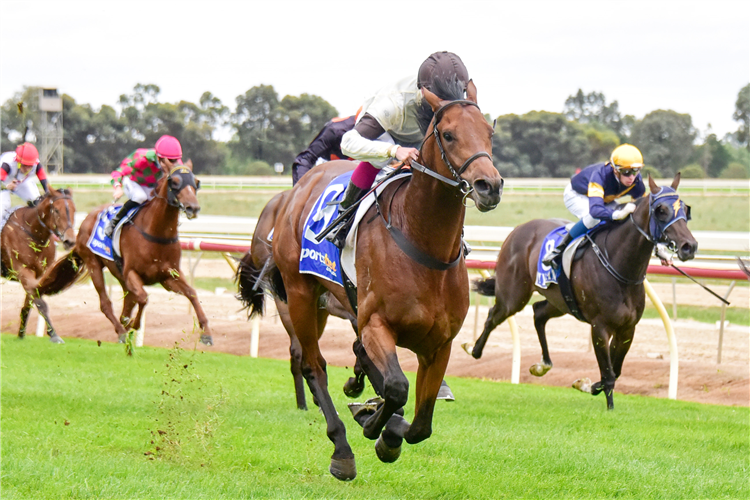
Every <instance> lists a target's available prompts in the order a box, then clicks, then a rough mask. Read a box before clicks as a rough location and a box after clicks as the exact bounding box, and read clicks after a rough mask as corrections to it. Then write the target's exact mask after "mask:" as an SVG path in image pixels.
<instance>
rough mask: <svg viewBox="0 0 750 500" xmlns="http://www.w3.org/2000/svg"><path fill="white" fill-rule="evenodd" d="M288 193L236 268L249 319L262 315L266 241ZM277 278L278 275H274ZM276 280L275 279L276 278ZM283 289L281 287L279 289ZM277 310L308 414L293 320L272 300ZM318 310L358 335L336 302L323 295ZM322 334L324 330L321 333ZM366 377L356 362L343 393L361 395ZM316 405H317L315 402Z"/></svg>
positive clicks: (266, 210)
mask: <svg viewBox="0 0 750 500" xmlns="http://www.w3.org/2000/svg"><path fill="white" fill-rule="evenodd" d="M290 193H291V191H283V192H281V193H279V194H277V195H276V196H274V197H273V198H271V199H270V200H269V202H268V203H267V204H266V206H265V207H263V210H262V211H261V213H260V216H259V217H258V223H257V225H256V226H255V231H253V239H252V243H251V244H250V250H248V251H247V253H246V254H245V255H244V256H243V257H242V259H241V260H240V262H239V266H238V267H237V273H236V275H235V281H236V282H237V285H238V299H240V301H241V302H242V303H243V304H244V306H245V307H246V308H248V316H249V317H252V316H255V315H257V314H262V312H263V311H262V309H263V296H262V295H259V294H258V293H257V292H258V291H259V290H260V291H262V290H263V289H262V288H260V285H261V283H260V281H259V280H260V279H262V278H261V273H262V271H263V266H264V264H265V263H266V262H270V261H271V260H272V259H270V257H271V254H272V252H273V249H272V248H271V242H270V241H268V235H269V233H270V232H271V230H272V229H273V227H274V225H275V224H276V217H277V215H278V213H279V209H280V208H281V207H282V206H283V205H284V204H285V203H286V201H287V198H288V197H289V195H290ZM276 276H277V277H279V275H278V274H277V275H276ZM277 279H278V278H277ZM279 286H283V285H279ZM274 301H275V303H276V310H277V311H278V312H279V318H281V323H282V324H283V325H284V329H285V330H286V332H287V334H288V335H289V341H290V346H289V355H290V365H291V372H292V376H293V377H294V392H295V396H296V401H297V408H299V409H300V410H307V401H306V397H305V386H304V380H303V377H302V346H301V345H300V343H299V339H297V335H296V334H295V333H294V326H293V325H292V319H291V317H290V316H289V308H288V307H287V305H286V303H285V302H284V301H283V300H281V298H279V297H278V296H274ZM319 307H321V308H323V309H326V311H327V312H328V313H329V314H332V315H334V316H336V317H339V318H342V319H346V320H349V321H350V322H351V323H352V327H353V328H354V331H355V332H356V331H357V318H356V316H354V315H353V314H352V313H351V312H349V310H347V309H346V308H345V307H344V306H342V305H341V304H340V303H339V301H338V300H336V298H335V297H334V296H333V295H331V294H330V293H328V292H326V293H324V294H323V295H321V297H320V304H319ZM320 333H321V334H322V333H323V328H321V329H320ZM364 378H365V374H364V372H363V371H362V368H361V366H360V364H359V362H358V361H357V362H356V363H355V366H354V377H351V378H350V379H349V380H348V381H347V382H346V384H345V385H344V393H345V394H346V395H347V396H349V397H352V398H355V397H357V396H359V395H360V394H362V391H363V390H364V388H365V380H364ZM316 404H317V401H316Z"/></svg>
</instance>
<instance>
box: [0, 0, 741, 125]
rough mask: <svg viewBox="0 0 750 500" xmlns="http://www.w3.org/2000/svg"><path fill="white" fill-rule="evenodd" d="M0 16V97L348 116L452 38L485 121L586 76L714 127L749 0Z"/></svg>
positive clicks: (549, 97) (546, 104) (436, 2)
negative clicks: (308, 97) (31, 95)
mask: <svg viewBox="0 0 750 500" xmlns="http://www.w3.org/2000/svg"><path fill="white" fill-rule="evenodd" d="M0 19H2V22H3V28H2V29H0V102H5V101H6V100H7V99H9V98H10V97H12V95H13V94H14V93H15V92H18V91H20V90H21V89H22V87H23V86H24V85H29V86H31V85H45V86H53V87H57V88H58V89H59V90H60V92H61V93H66V94H69V95H70V96H72V97H73V98H74V99H76V101H77V102H79V103H89V104H91V105H93V106H94V107H96V108H98V107H99V106H101V105H102V104H108V105H115V104H116V102H117V100H118V97H119V96H120V95H121V94H127V93H130V92H132V89H133V86H134V85H135V84H137V83H144V84H145V83H154V84H157V85H158V86H159V87H160V88H161V95H160V100H161V101H166V102H177V101H180V100H187V101H191V102H198V100H199V98H200V96H201V94H202V93H203V92H205V91H210V92H212V93H213V94H214V95H216V96H218V97H219V98H220V99H221V100H222V101H223V102H224V104H225V105H227V106H229V107H230V109H234V105H235V101H234V100H235V98H236V97H237V96H238V95H240V94H243V93H244V92H245V91H247V90H248V89H250V88H251V87H253V86H255V85H259V84H269V85H273V86H274V88H275V89H276V91H277V92H278V93H279V96H280V97H283V96H284V95H287V94H291V95H299V94H302V93H309V94H316V95H319V96H321V97H323V98H324V99H326V100H327V101H328V102H330V103H331V104H332V105H333V106H335V107H336V109H337V110H338V111H339V113H340V114H341V115H349V114H352V113H354V112H355V111H356V110H357V108H358V107H359V105H360V104H361V103H362V101H363V100H364V99H365V98H366V97H367V96H368V95H369V94H371V93H372V92H374V91H375V90H377V89H378V88H379V87H381V86H383V85H385V84H387V83H389V82H391V81H394V80H397V79H399V78H401V77H403V76H407V75H410V74H415V73H416V71H417V69H418V68H419V65H420V63H421V62H422V61H423V60H424V59H425V58H426V57H427V56H428V55H429V54H430V53H432V52H435V51H438V50H449V51H453V52H456V53H457V54H458V55H459V56H460V57H461V58H462V59H463V61H464V63H465V64H466V66H467V68H468V69H469V73H470V75H471V77H472V78H473V79H474V81H475V83H476V85H477V88H478V90H479V104H480V106H481V108H482V111H483V112H485V113H490V114H491V115H492V116H493V117H494V116H498V115H503V114H507V113H517V114H523V113H527V112H529V111H532V110H546V111H553V112H560V111H562V109H563V105H564V103H565V99H566V98H567V97H568V96H570V95H572V94H574V93H576V91H577V90H578V89H579V88H581V89H583V91H584V92H586V93H588V92H592V91H597V92H602V93H604V95H605V96H606V98H607V100H608V102H611V101H614V100H616V101H618V102H619V105H620V112H621V113H622V114H632V115H634V116H636V117H637V118H643V116H644V115H645V114H647V113H649V112H651V111H653V110H656V109H672V110H674V111H677V112H679V113H689V114H690V115H691V116H692V118H693V125H694V126H695V127H696V128H698V129H699V130H700V131H701V132H705V130H706V128H707V126H708V124H709V123H710V124H711V126H712V127H713V131H714V132H715V133H717V134H718V135H719V137H721V136H723V135H724V134H725V133H727V132H732V131H735V130H736V129H737V128H738V123H737V122H735V121H734V120H733V119H732V113H733V112H734V105H735V101H736V99H737V93H738V92H739V90H740V89H741V88H742V87H743V86H745V85H746V84H747V83H748V82H749V81H750V2H748V1H747V0H742V1H734V0H710V1H703V0H701V1H689V0H682V1H671V0H647V1H634V0H631V1H606V0H596V1H584V0H566V1H544V0H538V1H520V0H516V1H470V0H453V1H442V0H431V1H416V0H415V1H411V0H400V1H395V2H394V1H382V0H381V1H354V0H350V1H344V2H337V1H323V0H318V1H315V0H305V1H283V0H262V1H249V0H245V1H225V0H205V1H190V0H180V1H173V0H151V1H147V2H142V1H139V0H129V1H120V0H96V1H82V0H54V1H40V0H23V1H15V0H1V1H0Z"/></svg>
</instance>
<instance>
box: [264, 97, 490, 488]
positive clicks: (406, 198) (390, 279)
mask: <svg viewBox="0 0 750 500" xmlns="http://www.w3.org/2000/svg"><path fill="white" fill-rule="evenodd" d="M470 87H471V86H470ZM424 95H425V99H426V102H428V103H429V105H430V106H431V107H432V110H433V111H434V113H435V115H434V118H433V121H432V123H431V124H430V126H429V128H428V130H427V135H426V137H425V140H424V142H423V143H422V147H421V148H420V155H419V161H420V162H422V164H423V165H424V167H423V166H422V165H419V164H418V163H416V162H412V165H411V166H412V169H413V170H415V171H414V173H413V175H412V177H411V178H410V180H408V181H407V180H404V179H401V180H397V181H394V182H393V183H391V184H390V185H389V186H387V187H386V188H385V189H384V190H383V192H382V193H381V195H380V196H379V198H378V202H377V205H376V206H375V207H372V208H370V210H369V212H368V214H367V215H365V217H364V219H363V223H362V224H361V225H360V227H359V230H358V234H357V242H356V244H357V247H356V255H357V259H356V281H357V287H358V293H357V299H356V304H357V323H358V326H359V340H360V341H361V344H360V345H359V348H358V349H356V350H355V354H357V357H358V359H359V361H360V362H361V364H362V367H363V369H364V371H365V373H366V374H367V378H368V379H369V380H370V382H371V383H372V384H373V387H374V389H375V391H376V392H377V393H378V394H381V395H382V397H383V402H382V403H381V404H378V405H377V407H376V408H373V407H371V406H368V405H362V406H361V407H359V410H357V411H353V414H354V418H355V420H356V421H357V423H358V424H360V425H362V426H363V429H364V435H365V437H367V438H369V439H373V440H375V439H377V443H376V445H375V449H376V452H377V454H378V457H379V458H380V459H381V460H382V461H384V462H392V461H395V460H396V459H397V458H398V456H399V454H400V451H401V444H402V441H403V440H406V442H407V443H410V444H414V443H419V442H420V441H423V440H425V439H427V438H428V437H430V435H431V433H432V416H433V410H434V406H435V400H436V396H437V394H438V391H439V389H440V385H441V382H442V380H443V375H444V374H445V369H446V366H447V364H448V359H449V357H450V351H451V344H452V340H453V338H454V337H455V336H456V334H457V333H458V331H459V329H460V328H461V325H462V323H463V321H464V318H465V316H466V312H467V310H468V307H469V281H468V275H467V272H466V265H465V262H464V256H463V248H464V246H463V242H462V237H461V233H462V229H463V223H464V215H465V210H466V208H465V200H466V198H468V197H471V198H472V199H473V201H474V203H475V204H476V206H477V208H478V209H479V210H481V211H488V210H492V209H494V208H495V207H496V206H497V204H498V203H499V202H500V196H501V188H502V183H503V181H502V178H501V177H500V174H499V173H498V171H497V170H496V169H495V166H494V165H493V163H492V157H491V156H490V153H489V152H490V151H491V150H492V133H493V130H492V126H491V125H489V124H488V123H487V121H486V120H485V118H484V117H483V116H482V113H481V111H480V110H479V108H478V106H477V105H476V93H475V90H473V89H472V90H471V91H470V92H469V99H468V100H460V99H461V97H462V96H461V97H458V96H457V97H456V99H458V100H454V101H441V100H439V99H438V98H437V97H436V96H435V95H434V94H432V93H431V92H429V91H427V90H425V91H424ZM454 165H460V167H459V168H455V167H454ZM352 168H353V164H352V163H351V162H348V161H334V162H330V163H328V164H324V165H321V166H318V167H316V168H315V169H313V170H311V171H310V172H308V173H307V174H306V175H305V176H304V177H303V178H302V179H301V180H300V182H299V183H298V184H297V185H296V186H295V187H294V188H293V189H292V190H291V192H290V194H289V195H288V197H287V199H286V201H285V203H283V204H282V206H280V207H279V209H278V210H279V213H278V215H277V217H276V220H277V221H278V222H277V224H276V226H275V228H274V235H273V243H272V255H271V258H270V260H269V261H268V262H267V263H266V264H265V266H267V269H266V275H267V277H268V281H269V282H270V283H271V285H272V286H271V290H272V291H273V293H275V294H276V295H277V296H279V297H281V298H282V299H286V302H287V304H288V308H289V316H290V318H291V323H292V326H293V328H294V332H295V334H296V335H297V338H298V339H299V342H300V346H301V348H302V372H303V375H304V377H305V379H306V381H307V383H308V387H309V388H310V391H311V392H312V394H313V395H314V397H315V398H316V399H317V400H318V402H319V403H320V408H321V411H322V412H323V414H324V415H325V419H326V425H327V434H328V437H329V439H330V440H331V441H332V442H333V444H334V451H333V455H332V457H331V464H330V468H329V470H330V472H331V474H333V476H334V477H336V478H337V479H341V480H351V479H353V478H354V477H356V474H357V472H356V465H355V459H354V453H353V452H352V449H351V447H350V446H349V443H348V442H347V439H346V428H345V426H344V423H343V422H342V421H341V419H340V417H339V415H338V413H337V412H336V408H335V407H334V405H333V402H332V400H331V396H330V394H329V392H328V379H327V375H326V362H325V359H324V358H323V355H322V354H321V352H320V348H319V345H318V339H319V337H320V332H321V331H322V326H323V324H324V323H325V322H324V319H325V317H326V315H327V312H326V311H325V310H321V309H319V308H318V298H319V296H320V295H321V294H322V293H323V292H325V291H326V290H328V291H330V292H331V293H332V294H333V295H334V296H335V297H336V299H337V300H338V301H339V302H340V303H341V304H346V305H347V307H350V306H349V300H348V297H347V294H346V292H345V290H344V288H343V287H341V286H339V285H336V284H333V283H332V282H329V281H328V280H324V279H322V278H317V277H315V276H313V275H310V274H301V273H300V272H299V261H300V252H301V250H300V249H301V239H302V238H303V229H302V227H303V224H304V221H305V219H306V218H307V216H308V213H309V212H310V210H311V209H312V207H313V205H314V204H315V202H316V200H317V199H318V197H319V196H320V195H321V194H322V193H323V191H324V190H325V189H326V186H328V184H329V182H330V181H332V180H333V179H334V178H336V177H337V176H339V175H341V174H342V173H344V172H346V171H349V170H351V169H352ZM393 232H398V235H399V236H400V238H399V241H400V243H401V245H402V246H399V243H397V242H396V240H395V239H394V238H393V237H392V234H393ZM404 241H405V242H406V243H404ZM404 245H406V247H408V248H409V250H408V251H409V252H410V253H411V254H412V255H415V254H416V255H418V258H419V260H420V262H421V263H420V262H417V261H415V260H414V259H413V258H412V257H410V256H409V255H407V254H406V253H405V250H402V248H404ZM350 312H353V309H352V310H351V311H350ZM397 346H400V347H404V348H407V349H410V350H411V351H413V352H414V353H416V355H417V359H418V362H419V368H418V371H417V384H416V385H417V386H416V401H415V412H414V419H413V421H412V423H411V424H409V422H407V421H406V420H405V419H404V418H403V417H402V416H401V415H403V407H404V405H405V404H406V402H407V399H408V394H409V383H408V381H407V379H406V376H405V375H404V373H403V372H402V370H401V367H400V365H399V363H398V356H397V353H396V347H397ZM360 410H361V411H360ZM381 433H382V434H381Z"/></svg>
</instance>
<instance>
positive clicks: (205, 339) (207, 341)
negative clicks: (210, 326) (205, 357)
mask: <svg viewBox="0 0 750 500" xmlns="http://www.w3.org/2000/svg"><path fill="white" fill-rule="evenodd" d="M201 344H204V345H214V339H213V337H211V335H201Z"/></svg>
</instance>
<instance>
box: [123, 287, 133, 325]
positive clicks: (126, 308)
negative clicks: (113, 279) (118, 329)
mask: <svg viewBox="0 0 750 500" xmlns="http://www.w3.org/2000/svg"><path fill="white" fill-rule="evenodd" d="M123 292H124V295H125V296H124V297H123V299H122V313H120V324H122V325H123V326H124V325H127V324H128V323H130V320H131V319H132V318H133V308H134V307H135V304H136V301H135V295H133V294H132V293H128V291H127V290H126V289H125V288H124V287H123Z"/></svg>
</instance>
